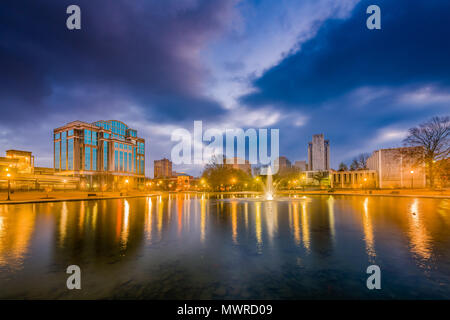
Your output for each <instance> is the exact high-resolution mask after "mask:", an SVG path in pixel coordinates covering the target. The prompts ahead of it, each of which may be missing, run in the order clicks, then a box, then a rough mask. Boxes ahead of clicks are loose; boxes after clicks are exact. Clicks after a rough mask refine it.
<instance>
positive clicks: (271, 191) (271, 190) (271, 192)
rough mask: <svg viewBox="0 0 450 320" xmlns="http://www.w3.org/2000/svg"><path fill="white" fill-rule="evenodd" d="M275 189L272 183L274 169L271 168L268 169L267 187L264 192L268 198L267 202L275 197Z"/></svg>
mask: <svg viewBox="0 0 450 320" xmlns="http://www.w3.org/2000/svg"><path fill="white" fill-rule="evenodd" d="M274 193H275V192H274V187H273V182H272V168H271V167H270V166H269V167H268V168H267V180H266V187H265V190H264V194H265V197H266V200H273V197H274Z"/></svg>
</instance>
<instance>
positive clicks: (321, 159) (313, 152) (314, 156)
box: [308, 134, 330, 171]
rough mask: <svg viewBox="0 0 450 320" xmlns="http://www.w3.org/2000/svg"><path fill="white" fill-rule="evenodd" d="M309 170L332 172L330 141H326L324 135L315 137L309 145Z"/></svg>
mask: <svg viewBox="0 0 450 320" xmlns="http://www.w3.org/2000/svg"><path fill="white" fill-rule="evenodd" d="M308 170H310V171H325V170H330V141H329V140H325V139H324V136H323V134H315V135H313V138H312V141H311V142H310V143H308Z"/></svg>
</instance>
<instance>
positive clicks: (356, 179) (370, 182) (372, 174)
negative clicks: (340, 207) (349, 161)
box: [330, 170, 379, 189]
mask: <svg viewBox="0 0 450 320" xmlns="http://www.w3.org/2000/svg"><path fill="white" fill-rule="evenodd" d="M330 175H331V177H330V186H331V187H332V188H344V189H345V188H351V189H365V188H378V185H379V182H378V174H377V171H376V170H355V171H334V170H331V171H330Z"/></svg>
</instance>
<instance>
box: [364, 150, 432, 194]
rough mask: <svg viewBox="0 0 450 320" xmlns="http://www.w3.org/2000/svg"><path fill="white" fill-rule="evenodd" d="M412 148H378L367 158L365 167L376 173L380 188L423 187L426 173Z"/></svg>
mask: <svg viewBox="0 0 450 320" xmlns="http://www.w3.org/2000/svg"><path fill="white" fill-rule="evenodd" d="M411 151H414V150H412V148H391V149H380V150H376V151H374V152H373V153H372V155H371V156H370V157H369V159H367V167H368V168H369V169H370V170H375V171H376V172H377V173H378V186H379V187H380V188H424V187H425V186H426V175H425V168H424V166H423V164H419V163H420V162H419V161H418V159H417V156H412V154H414V152H411Z"/></svg>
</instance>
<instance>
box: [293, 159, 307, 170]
mask: <svg viewBox="0 0 450 320" xmlns="http://www.w3.org/2000/svg"><path fill="white" fill-rule="evenodd" d="M294 167H295V168H297V169H299V170H300V171H306V170H308V165H307V163H306V161H305V160H301V161H300V160H297V161H295V163H294Z"/></svg>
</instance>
